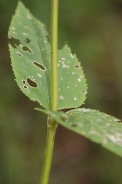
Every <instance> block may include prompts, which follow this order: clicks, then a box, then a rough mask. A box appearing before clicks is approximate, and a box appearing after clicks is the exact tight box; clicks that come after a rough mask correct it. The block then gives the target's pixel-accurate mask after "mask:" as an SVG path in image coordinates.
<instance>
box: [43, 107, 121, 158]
mask: <svg viewBox="0 0 122 184" xmlns="http://www.w3.org/2000/svg"><path fill="white" fill-rule="evenodd" d="M41 111H43V110H41ZM43 112H45V113H46V114H48V115H49V116H51V117H52V118H53V119H55V120H56V121H57V122H58V123H60V124H61V125H62V126H64V127H65V128H67V129H69V130H71V131H73V132H76V133H78V134H80V135H82V136H84V137H86V138H88V139H90V140H91V141H93V142H95V143H98V144H101V145H102V146H103V147H104V148H106V149H108V150H110V151H112V152H113V153H115V154H117V155H119V156H121V157H122V123H121V122H119V120H118V119H116V118H115V117H112V116H110V115H107V114H105V113H102V112H99V111H98V110H92V109H84V108H78V109H75V110H71V111H68V112H67V113H64V112H55V113H54V112H50V111H43Z"/></svg>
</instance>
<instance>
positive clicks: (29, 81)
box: [27, 78, 38, 88]
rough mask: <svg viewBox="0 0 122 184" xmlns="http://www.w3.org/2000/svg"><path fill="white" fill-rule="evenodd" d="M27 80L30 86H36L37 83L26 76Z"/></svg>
mask: <svg viewBox="0 0 122 184" xmlns="http://www.w3.org/2000/svg"><path fill="white" fill-rule="evenodd" d="M27 82H28V84H29V86H31V87H32V88H37V86H38V85H37V83H36V82H34V81H33V80H31V79H30V78H27Z"/></svg>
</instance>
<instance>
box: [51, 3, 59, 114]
mask: <svg viewBox="0 0 122 184" xmlns="http://www.w3.org/2000/svg"><path fill="white" fill-rule="evenodd" d="M51 25H52V29H51V61H52V62H51V72H52V76H51V85H52V86H51V110H52V111H57V106H58V67H57V59H58V58H57V45H58V0H52V13H51Z"/></svg>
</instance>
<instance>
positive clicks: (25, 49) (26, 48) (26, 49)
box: [22, 45, 32, 53]
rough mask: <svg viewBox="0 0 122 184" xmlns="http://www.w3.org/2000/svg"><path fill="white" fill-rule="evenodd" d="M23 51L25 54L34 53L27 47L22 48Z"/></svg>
mask: <svg viewBox="0 0 122 184" xmlns="http://www.w3.org/2000/svg"><path fill="white" fill-rule="evenodd" d="M22 50H23V51H24V52H30V53H32V51H31V50H30V49H29V47H27V46H25V45H23V46H22Z"/></svg>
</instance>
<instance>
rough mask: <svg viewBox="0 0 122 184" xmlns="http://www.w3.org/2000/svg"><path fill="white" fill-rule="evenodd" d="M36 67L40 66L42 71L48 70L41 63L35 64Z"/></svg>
mask: <svg viewBox="0 0 122 184" xmlns="http://www.w3.org/2000/svg"><path fill="white" fill-rule="evenodd" d="M33 63H34V64H35V65H36V66H38V67H39V68H40V69H41V70H44V71H45V70H46V68H45V66H44V65H42V64H40V63H37V62H35V61H34V62H33Z"/></svg>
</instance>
